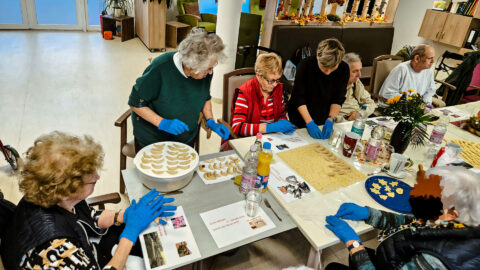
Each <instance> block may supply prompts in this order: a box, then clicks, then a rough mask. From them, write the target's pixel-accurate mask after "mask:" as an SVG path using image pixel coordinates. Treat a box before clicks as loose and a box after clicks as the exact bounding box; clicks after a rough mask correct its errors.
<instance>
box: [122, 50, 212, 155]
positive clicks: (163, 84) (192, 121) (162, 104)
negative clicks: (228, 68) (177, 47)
mask: <svg viewBox="0 0 480 270" xmlns="http://www.w3.org/2000/svg"><path fill="white" fill-rule="evenodd" d="M174 54H175V52H169V53H164V54H162V55H160V56H159V57H157V58H155V60H153V61H152V63H151V64H150V66H148V67H147V69H146V70H145V71H144V72H143V75H142V76H141V77H140V78H138V79H137V80H136V83H135V85H134V86H133V89H132V92H131V93H130V98H129V100H128V105H130V106H132V107H137V108H140V107H149V108H150V109H152V110H153V111H154V112H156V113H157V114H158V115H160V116H161V117H163V118H166V119H174V118H176V119H179V120H181V121H183V122H184V123H185V124H187V125H188V127H189V131H187V132H184V133H182V134H179V135H176V136H175V135H172V134H170V133H167V132H164V131H161V130H158V128H157V127H156V126H154V125H152V124H151V123H149V122H147V121H145V120H144V119H143V118H142V117H140V116H139V115H137V114H136V113H135V112H133V111H132V123H133V135H134V136H135V139H136V140H137V142H138V143H139V144H140V146H142V147H144V146H147V145H149V144H152V143H155V142H160V141H177V142H183V143H189V142H191V141H192V140H193V139H194V138H195V136H196V135H197V133H198V124H197V121H198V116H199V113H200V112H201V111H202V109H203V106H204V105H205V102H207V101H208V100H210V98H211V96H210V82H211V81H212V75H208V76H207V77H205V78H204V79H200V80H197V79H193V78H185V77H184V76H183V75H182V74H181V73H180V71H179V70H178V69H177V67H176V66H175V63H174V62H173V55H174Z"/></svg>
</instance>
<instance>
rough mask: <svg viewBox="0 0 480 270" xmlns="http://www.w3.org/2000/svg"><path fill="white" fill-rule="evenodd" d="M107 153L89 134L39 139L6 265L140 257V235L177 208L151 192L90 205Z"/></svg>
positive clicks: (74, 265) (104, 264)
mask: <svg viewBox="0 0 480 270" xmlns="http://www.w3.org/2000/svg"><path fill="white" fill-rule="evenodd" d="M103 156H104V154H103V150H102V147H101V146H100V145H99V144H97V143H96V142H94V140H93V139H92V138H91V137H89V136H84V137H76V136H71V135H67V134H65V133H61V132H53V133H50V134H48V135H45V136H42V137H40V138H38V139H37V140H36V141H35V144H34V146H33V147H31V148H30V149H29V150H28V151H27V153H26V162H25V165H24V167H23V169H22V180H21V182H20V190H21V191H22V192H23V194H24V197H23V198H22V199H21V200H20V202H19V204H18V205H17V207H16V209H15V214H14V217H13V218H12V220H11V221H10V222H9V227H8V229H7V233H6V236H5V239H2V243H1V244H2V245H1V247H2V252H1V253H2V255H3V258H2V259H3V263H4V264H5V268H6V269H57V268H59V269H123V268H124V267H125V263H126V261H127V258H128V256H129V254H131V255H140V256H141V251H139V250H138V247H139V245H137V246H136V248H137V250H136V251H135V249H133V247H134V245H135V242H136V240H137V238H138V235H139V234H140V233H141V232H142V231H143V230H144V229H145V228H146V227H147V226H148V225H149V224H150V223H151V222H152V221H153V220H154V219H155V218H157V217H158V216H171V215H173V214H174V213H173V212H168V211H174V210H175V209H176V207H175V206H169V205H164V204H165V203H169V202H172V201H173V199H168V198H164V197H163V195H160V196H158V192H157V191H155V190H152V191H151V192H150V193H148V194H147V195H145V196H144V197H142V198H141V199H140V200H139V202H138V203H137V202H136V201H135V200H134V201H132V206H130V207H128V208H127V209H126V210H120V211H117V212H115V211H112V210H104V211H96V210H94V209H93V208H90V207H89V206H88V205H87V203H86V202H85V199H86V198H87V197H88V196H90V194H92V193H93V190H94V188H95V184H96V183H97V181H98V179H99V178H100V177H99V175H98V173H97V171H98V170H99V169H101V167H102V164H103ZM114 225H117V226H114ZM94 239H96V240H94ZM119 239H120V240H119ZM117 243H118V246H117V248H116V251H115V253H114V255H113V256H112V255H111V251H112V247H113V246H114V245H115V244H117Z"/></svg>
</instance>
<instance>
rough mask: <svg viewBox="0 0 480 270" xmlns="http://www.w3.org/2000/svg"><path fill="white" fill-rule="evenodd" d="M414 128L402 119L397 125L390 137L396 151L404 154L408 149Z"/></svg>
mask: <svg viewBox="0 0 480 270" xmlns="http://www.w3.org/2000/svg"><path fill="white" fill-rule="evenodd" d="M412 129H413V126H412V124H411V123H408V122H404V121H400V122H399V123H398V125H397V126H396V127H395V129H394V130H393V133H392V137H391V138H390V145H391V146H393V148H394V149H395V153H400V154H403V152H405V150H407V147H408V144H409V143H410V139H411V138H412V133H413V132H412Z"/></svg>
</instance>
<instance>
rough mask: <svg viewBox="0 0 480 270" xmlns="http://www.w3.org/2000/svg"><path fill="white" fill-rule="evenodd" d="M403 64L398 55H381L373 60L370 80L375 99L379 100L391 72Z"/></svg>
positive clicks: (372, 94) (370, 87) (371, 91)
mask: <svg viewBox="0 0 480 270" xmlns="http://www.w3.org/2000/svg"><path fill="white" fill-rule="evenodd" d="M402 62H403V58H402V57H401V56H397V55H380V56H378V57H375V58H374V59H373V66H372V77H371V78H370V86H369V89H368V90H369V91H370V95H371V96H372V98H373V99H375V100H376V99H378V93H379V92H380V88H382V85H383V82H384V81H385V79H386V78H387V77H388V74H390V71H392V69H393V68H394V67H396V66H397V65H398V64H400V63H402Z"/></svg>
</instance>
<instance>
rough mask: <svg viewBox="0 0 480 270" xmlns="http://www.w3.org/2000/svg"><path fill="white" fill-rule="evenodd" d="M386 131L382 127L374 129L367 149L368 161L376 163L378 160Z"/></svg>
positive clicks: (366, 156)
mask: <svg viewBox="0 0 480 270" xmlns="http://www.w3.org/2000/svg"><path fill="white" fill-rule="evenodd" d="M383 135H384V130H383V127H382V126H376V127H375V128H374V129H372V136H371V137H370V139H369V140H368V143H367V147H366V149H365V158H366V159H367V161H370V162H374V161H375V160H377V157H378V153H379V152H380V147H381V145H382V139H383Z"/></svg>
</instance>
